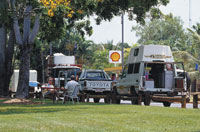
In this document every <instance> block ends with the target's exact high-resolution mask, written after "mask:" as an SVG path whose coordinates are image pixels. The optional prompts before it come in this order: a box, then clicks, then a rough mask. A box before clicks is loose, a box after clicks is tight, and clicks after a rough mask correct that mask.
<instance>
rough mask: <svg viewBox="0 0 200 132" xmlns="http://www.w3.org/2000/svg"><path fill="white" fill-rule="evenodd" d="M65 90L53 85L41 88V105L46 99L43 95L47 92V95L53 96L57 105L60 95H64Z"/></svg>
mask: <svg viewBox="0 0 200 132" xmlns="http://www.w3.org/2000/svg"><path fill="white" fill-rule="evenodd" d="M64 90H65V89H64V88H58V87H54V86H53V85H49V86H48V85H44V86H41V96H40V99H41V103H42V100H43V99H44V97H45V95H44V94H43V93H44V91H46V93H45V94H51V96H52V101H53V103H55V101H56V100H57V101H58V100H59V98H60V94H63V93H64ZM47 92H48V93H47Z"/></svg>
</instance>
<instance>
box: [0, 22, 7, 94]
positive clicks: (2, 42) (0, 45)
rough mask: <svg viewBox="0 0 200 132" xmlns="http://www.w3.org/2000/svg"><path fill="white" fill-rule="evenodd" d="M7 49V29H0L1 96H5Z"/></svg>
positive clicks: (3, 27)
mask: <svg viewBox="0 0 200 132" xmlns="http://www.w3.org/2000/svg"><path fill="white" fill-rule="evenodd" d="M5 48H6V28H5V26H4V25H2V27H1V28H0V96H3V94H4V86H5V82H4V78H5Z"/></svg>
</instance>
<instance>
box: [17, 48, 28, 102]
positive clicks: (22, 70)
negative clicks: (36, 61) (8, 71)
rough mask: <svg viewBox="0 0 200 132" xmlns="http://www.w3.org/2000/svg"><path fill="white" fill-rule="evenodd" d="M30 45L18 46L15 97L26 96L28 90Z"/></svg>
mask: <svg viewBox="0 0 200 132" xmlns="http://www.w3.org/2000/svg"><path fill="white" fill-rule="evenodd" d="M30 52H31V45H24V46H22V47H21V48H20V53H21V57H20V66H19V81H18V86H17V93H16V97H17V98H27V97H28V92H29V70H30Z"/></svg>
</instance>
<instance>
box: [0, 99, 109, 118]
mask: <svg viewBox="0 0 200 132" xmlns="http://www.w3.org/2000/svg"><path fill="white" fill-rule="evenodd" d="M38 101H40V100H34V102H38ZM91 105H94V106H97V105H99V106H102V105H109V104H104V103H81V102H80V103H79V104H78V103H77V102H75V104H73V103H72V102H67V103H66V104H62V103H61V101H59V102H58V103H54V104H53V103H52V100H43V104H2V103H1V104H0V115H10V114H31V113H51V112H60V111H83V110H85V109H91V107H90V106H91Z"/></svg>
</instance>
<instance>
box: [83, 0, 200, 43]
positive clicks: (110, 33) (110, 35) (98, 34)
mask: <svg viewBox="0 0 200 132" xmlns="http://www.w3.org/2000/svg"><path fill="white" fill-rule="evenodd" d="M190 1H191V10H190V11H191V15H190V16H191V25H195V24H196V23H197V22H199V23H200V0H190ZM160 9H161V11H162V12H163V13H164V14H169V13H170V12H171V13H172V14H173V15H174V16H178V17H180V18H181V19H182V21H183V23H184V25H183V26H184V28H188V27H189V0H170V3H169V4H168V5H167V6H161V7H160ZM90 20H91V25H92V26H93V35H92V36H90V37H89V36H87V37H86V38H87V39H88V40H93V41H94V42H95V43H106V42H109V41H113V44H114V45H116V44H117V43H119V42H121V41H122V25H121V17H114V18H113V19H112V20H111V21H110V22H108V21H103V22H102V23H101V25H96V24H95V21H94V18H91V19H90ZM136 25H137V23H136V22H135V21H129V20H128V17H127V15H125V16H124V42H127V43H128V44H129V45H132V44H134V43H136V42H137V40H138V38H137V37H136V35H135V32H131V28H132V26H136Z"/></svg>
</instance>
